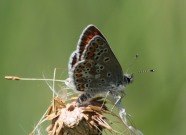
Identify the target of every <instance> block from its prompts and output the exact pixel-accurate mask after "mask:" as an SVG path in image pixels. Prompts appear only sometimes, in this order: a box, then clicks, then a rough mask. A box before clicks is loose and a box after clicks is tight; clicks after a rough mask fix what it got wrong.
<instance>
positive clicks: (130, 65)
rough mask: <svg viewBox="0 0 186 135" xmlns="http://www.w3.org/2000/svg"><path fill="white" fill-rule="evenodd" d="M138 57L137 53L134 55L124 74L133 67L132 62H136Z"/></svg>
mask: <svg viewBox="0 0 186 135" xmlns="http://www.w3.org/2000/svg"><path fill="white" fill-rule="evenodd" d="M138 57H139V54H138V53H137V54H136V55H135V57H134V58H133V60H132V61H131V62H130V64H129V66H128V67H127V70H126V73H128V71H129V69H130V67H132V66H133V65H134V62H135V61H136V59H137V58H138Z"/></svg>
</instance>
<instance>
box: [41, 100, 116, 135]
mask: <svg viewBox="0 0 186 135" xmlns="http://www.w3.org/2000/svg"><path fill="white" fill-rule="evenodd" d="M103 113H109V111H107V108H106V106H105V102H104V101H103V100H102V98H94V99H92V100H90V101H88V102H86V103H84V104H81V105H77V104H76V103H75V102H72V103H69V104H66V103H64V102H63V101H62V100H61V99H60V97H55V98H54V99H53V101H52V104H51V105H50V107H49V109H48V112H47V114H46V116H45V120H48V121H51V123H50V125H49V126H48V127H47V129H46V130H47V132H48V135H101V134H102V130H103V129H106V130H109V131H110V132H112V131H113V130H112V128H111V127H110V126H109V124H108V123H107V122H106V121H105V120H106V118H105V117H104V116H103Z"/></svg>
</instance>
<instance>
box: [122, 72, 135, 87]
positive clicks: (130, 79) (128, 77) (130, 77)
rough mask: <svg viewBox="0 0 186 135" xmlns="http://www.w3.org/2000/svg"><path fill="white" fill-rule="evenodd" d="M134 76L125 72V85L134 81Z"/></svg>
mask: <svg viewBox="0 0 186 135" xmlns="http://www.w3.org/2000/svg"><path fill="white" fill-rule="evenodd" d="M133 77H134V75H133V74H124V76H123V81H124V85H128V84H130V83H132V82H133Z"/></svg>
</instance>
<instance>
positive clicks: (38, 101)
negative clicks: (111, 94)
mask: <svg viewBox="0 0 186 135" xmlns="http://www.w3.org/2000/svg"><path fill="white" fill-rule="evenodd" d="M185 9H186V1H184V0H141V1H139V0H125V1H124V0H123V1H122V0H118V1H111V0H107V1H106V0H103V1H99V0H94V1H89V0H81V1H67V0H54V1H50V0H40V1H38V0H25V1H24V0H16V1H13V0H8V1H7V0H1V1H0V48H1V49H0V60H1V61H0V62H1V64H0V65H1V66H0V75H1V79H0V84H1V90H0V96H1V97H0V101H1V111H0V117H1V122H0V127H1V130H0V134H1V135H4V134H7V135H9V134H15V135H21V134H28V133H29V132H30V131H31V130H32V129H33V127H34V125H35V124H36V123H37V121H38V120H39V118H40V117H41V115H42V114H43V113H44V112H45V110H46V109H47V107H48V105H49V104H50V101H51V98H52V93H51V91H50V90H49V88H48V86H47V85H46V83H45V82H39V81H7V80H5V79H4V76H5V75H18V76H21V77H35V78H43V74H44V75H45V77H47V78H51V77H52V76H53V69H54V68H60V71H59V72H57V74H58V75H59V76H60V79H66V78H67V77H68V75H67V71H68V68H67V64H68V60H69V56H70V54H71V52H72V51H73V50H74V49H75V48H76V45H77V41H78V38H79V36H80V34H81V32H82V30H83V29H84V28H85V27H86V26H87V25H88V24H95V25H96V26H97V27H98V28H99V29H100V30H101V31H102V32H103V34H104V35H105V37H106V38H107V40H108V42H109V43H110V46H111V48H112V49H113V52H114V53H115V55H116V57H117V58H118V60H119V61H120V63H121V65H122V67H123V70H124V72H125V71H126V68H127V67H128V66H129V64H130V62H131V61H132V59H133V57H134V56H135V54H136V53H139V55H140V58H139V59H138V60H137V61H136V62H135V64H134V65H133V66H132V67H131V68H130V69H129V71H130V72H136V71H139V70H144V69H151V68H153V69H155V70H157V72H155V73H152V74H151V73H143V74H135V80H134V83H133V84H132V85H130V86H129V87H127V89H126V93H127V95H126V97H125V98H124V99H123V103H124V105H125V107H126V109H127V112H128V113H129V114H131V115H132V119H133V121H134V123H135V124H136V126H137V127H138V128H139V129H140V130H141V131H142V132H143V133H144V134H146V135H175V134H179V135H183V134H185V133H186V128H185V127H186V115H185V114H186V107H185V103H186V98H185V97H186V91H185V90H186V71H185V69H186V27H185V25H186V10H185Z"/></svg>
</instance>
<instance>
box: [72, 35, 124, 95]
mask: <svg viewBox="0 0 186 135" xmlns="http://www.w3.org/2000/svg"><path fill="white" fill-rule="evenodd" d="M80 59H81V61H78V62H77V63H76V64H75V65H74V67H73V75H72V78H73V79H74V84H75V86H76V89H77V90H78V91H91V92H95V93H99V92H101V91H108V90H113V89H115V88H117V87H118V86H119V85H122V84H123V72H122V68H121V66H120V64H119V62H118V60H117V59H116V57H115V55H114V54H113V52H112V50H111V48H110V47H109V45H108V43H107V41H106V40H105V39H104V38H103V37H102V36H100V35H95V36H94V37H93V38H92V39H91V40H90V41H89V43H88V45H86V46H85V50H84V52H83V53H82V55H81V58H80Z"/></svg>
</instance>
